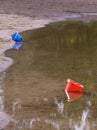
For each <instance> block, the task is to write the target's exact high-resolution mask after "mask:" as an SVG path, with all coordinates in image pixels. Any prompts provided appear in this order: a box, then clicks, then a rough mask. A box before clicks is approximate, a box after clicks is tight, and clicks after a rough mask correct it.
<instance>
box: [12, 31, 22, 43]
mask: <svg viewBox="0 0 97 130" xmlns="http://www.w3.org/2000/svg"><path fill="white" fill-rule="evenodd" d="M12 40H13V41H17V42H22V36H21V35H20V34H19V33H18V32H15V33H14V34H13V35H12Z"/></svg>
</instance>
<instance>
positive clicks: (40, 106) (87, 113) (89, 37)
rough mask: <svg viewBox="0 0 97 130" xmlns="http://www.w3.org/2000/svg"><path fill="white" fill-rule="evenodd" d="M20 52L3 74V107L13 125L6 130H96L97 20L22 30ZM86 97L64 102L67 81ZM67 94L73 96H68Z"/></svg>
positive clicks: (13, 54) (14, 52)
mask: <svg viewBox="0 0 97 130" xmlns="http://www.w3.org/2000/svg"><path fill="white" fill-rule="evenodd" d="M21 35H22V36H23V39H24V42H23V45H22V47H21V48H20V50H19V51H17V50H13V49H11V50H9V51H7V52H6V55H7V56H9V57H11V58H12V59H14V63H13V65H12V66H11V67H10V68H9V69H8V70H7V71H6V77H5V82H4V83H5V87H4V108H5V111H7V112H8V113H10V115H11V116H12V117H13V118H14V120H15V122H13V123H11V124H10V123H9V125H8V126H6V130H9V129H14V130H28V129H31V130H32V129H33V130H45V129H47V130H87V129H88V130H91V129H92V130H96V129H97V125H96V122H97V114H96V113H97V112H96V107H97V99H96V98H97V93H96V92H97V65H96V63H97V22H95V21H93V22H91V23H83V22H81V21H79V22H74V21H71V22H69V21H68V22H59V23H51V24H49V25H47V26H46V27H45V28H40V29H35V30H33V31H32V30H30V31H26V32H23V33H22V34H21ZM68 78H70V79H74V80H75V81H78V82H80V83H81V84H83V85H84V86H85V93H84V94H83V95H82V96H81V97H79V95H75V96H73V97H74V98H75V97H79V98H78V99H76V100H74V101H71V102H67V97H66V94H65V93H64V91H63V90H64V87H65V85H66V81H67V79H68ZM69 96H72V95H69Z"/></svg>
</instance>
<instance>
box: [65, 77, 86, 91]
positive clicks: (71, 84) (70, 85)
mask: <svg viewBox="0 0 97 130" xmlns="http://www.w3.org/2000/svg"><path fill="white" fill-rule="evenodd" d="M83 89H84V86H83V85H81V84H80V83H77V82H75V81H74V80H70V79H68V80H67V85H66V87H65V89H64V91H67V92H81V91H82V90H83Z"/></svg>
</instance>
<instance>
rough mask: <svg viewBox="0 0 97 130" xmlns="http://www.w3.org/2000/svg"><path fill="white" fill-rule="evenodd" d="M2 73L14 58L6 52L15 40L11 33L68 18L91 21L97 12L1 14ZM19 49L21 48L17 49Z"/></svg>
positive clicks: (0, 66)
mask: <svg viewBox="0 0 97 130" xmlns="http://www.w3.org/2000/svg"><path fill="white" fill-rule="evenodd" d="M0 18H1V21H0V29H1V30H0V32H1V34H0V42H1V43H0V73H1V72H4V71H5V70H6V69H7V68H9V67H10V66H11V65H12V63H13V59H11V58H9V57H6V56H5V55H4V52H5V51H6V50H8V49H11V48H12V46H13V45H14V42H13V41H12V40H11V35H12V34H13V33H14V32H22V31H25V30H32V29H36V28H40V27H44V26H45V25H46V24H49V23H51V22H57V21H62V20H64V21H66V20H83V21H85V22H89V21H91V20H97V13H69V14H64V15H61V16H56V17H54V18H52V17H51V18H48V19H47V18H43V19H42V18H38V17H37V18H32V17H29V16H28V17H27V16H20V15H12V14H0ZM17 51H19V50H17Z"/></svg>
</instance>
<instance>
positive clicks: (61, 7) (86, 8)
mask: <svg viewBox="0 0 97 130" xmlns="http://www.w3.org/2000/svg"><path fill="white" fill-rule="evenodd" d="M67 19H76V20H78V19H82V20H84V21H90V20H93V19H97V1H96V0H91V1H90V0H15V1H14V0H3V1H0V72H3V71H4V70H5V69H7V68H8V67H9V66H10V65H11V64H12V63H13V60H12V59H11V58H8V57H5V56H4V52H5V51H6V50H7V49H10V48H12V46H13V44H14V42H12V40H11V34H13V33H14V32H16V31H18V32H21V31H24V30H29V29H35V28H39V27H42V26H44V25H45V24H48V23H49V22H53V21H60V20H67Z"/></svg>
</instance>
